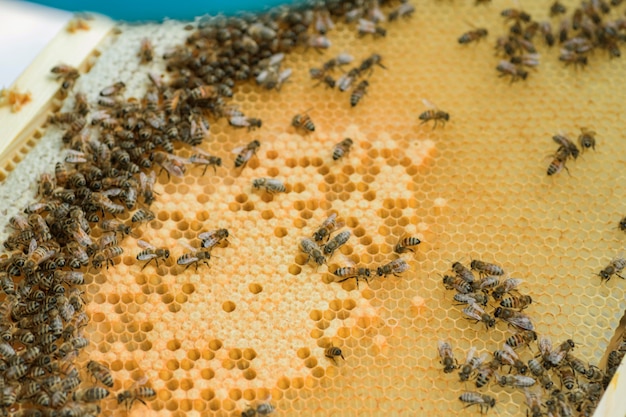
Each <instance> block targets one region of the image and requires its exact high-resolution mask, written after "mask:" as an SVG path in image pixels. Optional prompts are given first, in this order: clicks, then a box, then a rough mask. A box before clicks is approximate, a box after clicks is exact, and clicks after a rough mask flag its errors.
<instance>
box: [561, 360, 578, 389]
mask: <svg viewBox="0 0 626 417" xmlns="http://www.w3.org/2000/svg"><path fill="white" fill-rule="evenodd" d="M556 373H557V375H558V376H559V379H560V380H561V384H563V386H565V388H567V389H568V390H571V389H572V388H574V384H576V375H574V370H573V369H572V367H571V366H569V365H564V366H560V367H558V368H557V369H556Z"/></svg>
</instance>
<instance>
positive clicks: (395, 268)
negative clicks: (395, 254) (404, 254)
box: [376, 258, 409, 278]
mask: <svg viewBox="0 0 626 417" xmlns="http://www.w3.org/2000/svg"><path fill="white" fill-rule="evenodd" d="M408 269H409V264H407V263H406V261H405V260H404V259H402V258H398V259H395V260H393V261H391V262H389V263H388V264H385V265H383V266H379V267H378V268H377V269H376V274H377V275H378V276H379V277H383V276H384V277H385V278H386V277H387V275H389V274H393V275H395V276H397V277H399V276H400V275H399V274H401V273H403V272H405V271H408Z"/></svg>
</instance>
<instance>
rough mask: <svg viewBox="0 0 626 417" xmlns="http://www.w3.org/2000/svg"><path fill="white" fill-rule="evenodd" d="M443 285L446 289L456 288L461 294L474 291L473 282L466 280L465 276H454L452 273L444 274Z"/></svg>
mask: <svg viewBox="0 0 626 417" xmlns="http://www.w3.org/2000/svg"><path fill="white" fill-rule="evenodd" d="M443 285H444V286H445V287H446V289H448V290H452V289H454V290H456V291H457V292H458V293H460V294H469V293H471V292H472V284H470V283H469V282H467V281H465V280H464V279H463V278H459V277H453V276H451V275H444V277H443Z"/></svg>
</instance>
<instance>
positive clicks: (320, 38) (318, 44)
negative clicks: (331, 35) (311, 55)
mask: <svg viewBox="0 0 626 417" xmlns="http://www.w3.org/2000/svg"><path fill="white" fill-rule="evenodd" d="M331 45H332V42H331V41H330V39H328V38H327V37H326V36H325V35H311V36H309V38H308V42H307V46H310V47H311V48H315V49H316V50H319V49H328V48H330V47H331Z"/></svg>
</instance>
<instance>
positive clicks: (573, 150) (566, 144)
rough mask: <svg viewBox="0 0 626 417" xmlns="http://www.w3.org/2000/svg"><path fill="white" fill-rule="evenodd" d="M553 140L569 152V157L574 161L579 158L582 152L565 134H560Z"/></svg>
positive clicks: (553, 137)
mask: <svg viewBox="0 0 626 417" xmlns="http://www.w3.org/2000/svg"><path fill="white" fill-rule="evenodd" d="M552 140H553V141H555V142H556V143H558V144H559V145H560V146H561V148H563V149H565V150H567V151H568V152H569V155H571V156H572V157H573V158H574V159H576V158H578V155H579V153H580V151H579V150H578V147H576V145H575V144H574V142H572V141H571V140H570V138H568V137H567V136H565V135H563V134H559V135H554V136H552Z"/></svg>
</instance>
